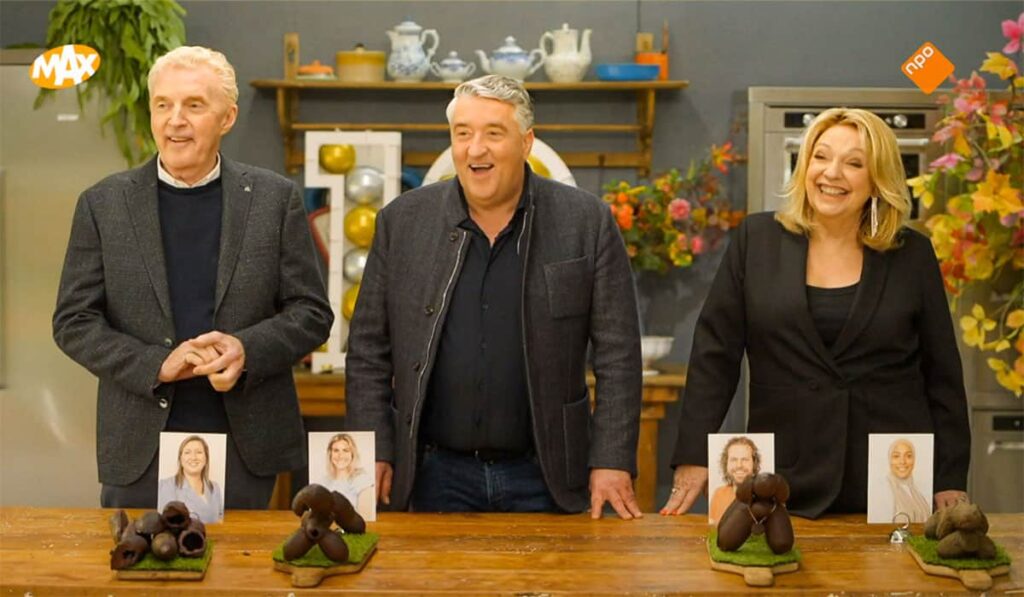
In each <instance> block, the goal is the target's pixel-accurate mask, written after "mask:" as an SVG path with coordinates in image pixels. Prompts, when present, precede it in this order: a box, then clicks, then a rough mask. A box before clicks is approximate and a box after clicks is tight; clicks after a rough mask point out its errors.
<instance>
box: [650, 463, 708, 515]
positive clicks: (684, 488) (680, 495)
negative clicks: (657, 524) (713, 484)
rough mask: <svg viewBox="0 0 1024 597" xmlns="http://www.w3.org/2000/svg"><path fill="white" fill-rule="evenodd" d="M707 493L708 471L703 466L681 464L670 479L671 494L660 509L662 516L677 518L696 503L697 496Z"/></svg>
mask: <svg viewBox="0 0 1024 597" xmlns="http://www.w3.org/2000/svg"><path fill="white" fill-rule="evenodd" d="M702 493H703V494H705V495H707V493H708V469H707V467H704V466H695V465H692V464H681V465H679V466H677V467H676V472H675V475H673V477H672V494H671V495H670V496H669V497H668V502H666V503H665V506H664V507H663V508H662V509H661V515H662V516H678V515H679V514H686V512H687V511H688V510H689V509H690V508H691V507H692V506H693V503H694V502H695V501H697V496H698V495H700V494H702Z"/></svg>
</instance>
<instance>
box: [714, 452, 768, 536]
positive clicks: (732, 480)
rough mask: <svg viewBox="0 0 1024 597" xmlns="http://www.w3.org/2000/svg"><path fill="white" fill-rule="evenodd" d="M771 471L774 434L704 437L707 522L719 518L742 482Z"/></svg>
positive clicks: (732, 499)
mask: <svg viewBox="0 0 1024 597" xmlns="http://www.w3.org/2000/svg"><path fill="white" fill-rule="evenodd" d="M773 472H775V434H774V433H744V434H737V433H710V434H708V522H709V523H711V524H715V523H717V522H718V521H719V520H721V519H722V515H723V514H725V510H726V509H727V508H728V507H729V504H731V503H733V501H735V499H736V486H737V485H739V484H740V483H742V482H743V480H744V479H746V478H747V477H749V476H751V475H756V474H757V473H773Z"/></svg>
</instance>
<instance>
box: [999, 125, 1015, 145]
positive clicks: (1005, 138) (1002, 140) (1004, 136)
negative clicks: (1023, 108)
mask: <svg viewBox="0 0 1024 597" xmlns="http://www.w3.org/2000/svg"><path fill="white" fill-rule="evenodd" d="M996 131H998V133H999V147H998V149H1000V150H1002V149H1006V148H1008V147H1010V145H1012V144H1013V133H1011V132H1010V129H1008V128H1006V127H1005V126H1003V125H997V126H996Z"/></svg>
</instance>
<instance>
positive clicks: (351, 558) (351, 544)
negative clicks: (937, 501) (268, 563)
mask: <svg viewBox="0 0 1024 597" xmlns="http://www.w3.org/2000/svg"><path fill="white" fill-rule="evenodd" d="M335 532H336V533H338V534H339V535H341V538H342V540H344V541H345V543H346V544H347V545H348V561H346V562H335V561H334V560H331V559H329V558H328V557H327V556H325V555H324V552H323V551H322V550H321V549H320V546H319V545H314V546H313V549H311V550H309V552H307V553H306V555H304V556H302V557H301V558H296V559H294V560H286V559H284V543H285V541H287V539H285V541H282V542H281V544H280V545H278V546H277V547H275V548H274V553H273V554H271V555H272V556H273V558H274V561H276V562H285V563H287V564H291V565H292V566H309V567H316V568H330V567H331V566H337V565H338V564H358V563H359V562H362V561H363V558H365V557H366V555H367V554H368V553H370V551H372V550H373V546H374V545H377V541H378V540H379V539H380V535H378V534H377V533H369V532H367V533H340V532H338V531H335Z"/></svg>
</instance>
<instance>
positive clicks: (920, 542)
mask: <svg viewBox="0 0 1024 597" xmlns="http://www.w3.org/2000/svg"><path fill="white" fill-rule="evenodd" d="M907 543H908V544H909V545H910V547H911V549H913V550H914V551H916V552H917V555H919V556H921V559H922V560H924V563H925V564H932V565H934V566H948V567H950V568H952V569H953V570H987V569H989V568H995V567H996V566H1009V565H1010V555H1009V554H1008V553H1006V550H1005V549H1003V547H1002V546H1001V545H999V544H998V543H996V557H995V558H993V559H991V560H982V559H980V558H943V557H941V556H939V554H938V553H937V552H936V549H937V547H938V545H939V542H938V541H937V540H935V539H929V538H928V537H925V536H924V535H911V536H910V537H907Z"/></svg>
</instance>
